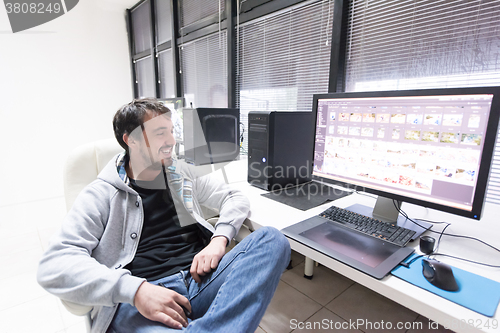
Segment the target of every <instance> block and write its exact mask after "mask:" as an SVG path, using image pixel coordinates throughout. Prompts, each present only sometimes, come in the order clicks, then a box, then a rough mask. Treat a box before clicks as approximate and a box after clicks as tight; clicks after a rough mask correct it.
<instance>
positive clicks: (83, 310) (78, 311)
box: [61, 300, 93, 316]
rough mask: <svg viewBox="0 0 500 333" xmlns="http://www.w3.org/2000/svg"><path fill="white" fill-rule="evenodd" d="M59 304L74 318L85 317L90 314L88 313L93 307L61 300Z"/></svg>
mask: <svg viewBox="0 0 500 333" xmlns="http://www.w3.org/2000/svg"><path fill="white" fill-rule="evenodd" d="M61 302H62V304H63V305H64V307H65V308H66V310H68V311H69V312H71V313H72V314H74V315H76V316H85V315H87V314H88V313H90V311H92V309H93V307H92V306H90V305H81V304H77V303H73V302H70V301H65V300H61Z"/></svg>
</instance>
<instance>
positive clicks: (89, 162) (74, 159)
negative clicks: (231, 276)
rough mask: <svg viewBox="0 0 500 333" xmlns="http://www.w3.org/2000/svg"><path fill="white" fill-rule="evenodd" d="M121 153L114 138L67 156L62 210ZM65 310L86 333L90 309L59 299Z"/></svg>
mask: <svg viewBox="0 0 500 333" xmlns="http://www.w3.org/2000/svg"><path fill="white" fill-rule="evenodd" d="M121 151H123V148H122V147H120V145H119V144H118V142H117V141H116V139H114V138H113V139H106V140H100V141H95V142H91V143H88V144H85V145H83V146H80V147H77V148H76V149H75V150H74V151H72V152H71V154H70V155H69V156H68V159H67V161H66V165H65V167H64V177H63V178H64V180H63V181H64V197H65V200H66V209H67V210H69V209H70V208H71V207H72V206H73V203H74V202H75V199H76V197H77V196H78V194H79V193H80V192H81V191H82V190H83V188H84V187H85V186H87V185H88V184H90V183H91V182H92V181H94V180H95V179H96V178H97V175H98V174H99V173H100V172H101V170H102V169H103V168H104V167H105V166H106V164H107V163H108V162H109V161H110V160H111V158H113V156H115V155H116V154H118V153H120V152H121ZM208 222H210V223H212V224H215V223H216V222H217V218H211V219H209V220H208ZM249 234H250V230H249V229H248V227H247V226H245V225H243V226H242V228H241V229H240V232H239V233H238V235H237V236H236V237H235V239H236V241H241V240H242V239H243V238H244V237H246V236H247V235H249ZM61 301H62V303H63V304H64V306H65V307H66V309H67V310H68V311H69V312H71V313H72V314H74V315H77V316H85V325H86V327H87V331H88V332H90V327H91V324H92V319H91V317H90V312H91V311H92V307H91V306H85V305H80V304H75V303H72V302H68V301H64V300H61Z"/></svg>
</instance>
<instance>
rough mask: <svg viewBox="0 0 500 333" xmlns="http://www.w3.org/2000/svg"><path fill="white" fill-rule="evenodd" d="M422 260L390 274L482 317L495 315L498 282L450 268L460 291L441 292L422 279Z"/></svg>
mask: <svg viewBox="0 0 500 333" xmlns="http://www.w3.org/2000/svg"><path fill="white" fill-rule="evenodd" d="M415 256H416V254H413V255H412V256H411V257H409V258H408V259H407V260H406V261H407V262H409V261H410V260H411V259H412V258H414V257H415ZM422 259H423V257H422V258H418V259H417V260H415V261H414V262H413V263H412V264H411V265H410V268H406V267H403V266H398V267H396V268H394V269H393V270H392V272H391V274H392V275H394V276H397V277H398V278H400V279H403V280H405V281H407V282H409V283H411V284H413V285H416V286H418V287H420V288H423V289H425V290H427V291H430V292H431V293H434V294H436V295H439V296H441V297H444V298H446V299H447V300H450V301H452V302H454V303H457V304H459V305H462V306H464V307H466V308H468V309H471V310H472V311H476V312H478V313H480V314H482V315H485V316H488V317H493V316H494V315H495V311H496V309H497V307H498V303H499V302H500V283H499V282H496V281H493V280H490V279H487V278H485V277H482V276H479V275H476V274H473V273H471V272H467V271H464V270H461V269H458V268H455V267H452V270H453V275H455V279H456V280H457V284H458V286H459V288H460V289H459V290H458V291H455V292H452V291H446V290H442V289H439V288H438V287H435V286H434V285H432V284H431V283H430V282H429V281H427V280H426V279H425V278H424V275H423V274H422Z"/></svg>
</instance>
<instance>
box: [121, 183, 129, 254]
mask: <svg viewBox="0 0 500 333" xmlns="http://www.w3.org/2000/svg"><path fill="white" fill-rule="evenodd" d="M125 195H126V197H125V217H124V222H123V231H122V249H123V248H124V247H125V234H126V232H127V221H128V219H127V213H128V192H125Z"/></svg>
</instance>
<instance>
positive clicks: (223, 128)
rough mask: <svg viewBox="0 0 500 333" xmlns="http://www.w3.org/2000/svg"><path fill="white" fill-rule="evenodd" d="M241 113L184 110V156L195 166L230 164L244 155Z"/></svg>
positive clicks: (214, 109) (229, 110) (234, 111)
mask: <svg viewBox="0 0 500 333" xmlns="http://www.w3.org/2000/svg"><path fill="white" fill-rule="evenodd" d="M239 123H240V110H239V109H228V108H196V109H184V110H183V124H184V126H183V127H184V155H185V158H186V161H187V162H188V163H191V164H194V165H203V164H213V163H220V162H229V161H233V160H235V159H237V158H238V156H239V153H240V145H239V138H240V126H239Z"/></svg>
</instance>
